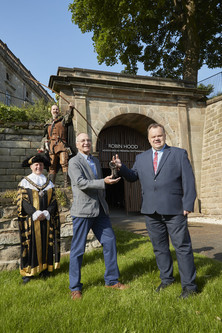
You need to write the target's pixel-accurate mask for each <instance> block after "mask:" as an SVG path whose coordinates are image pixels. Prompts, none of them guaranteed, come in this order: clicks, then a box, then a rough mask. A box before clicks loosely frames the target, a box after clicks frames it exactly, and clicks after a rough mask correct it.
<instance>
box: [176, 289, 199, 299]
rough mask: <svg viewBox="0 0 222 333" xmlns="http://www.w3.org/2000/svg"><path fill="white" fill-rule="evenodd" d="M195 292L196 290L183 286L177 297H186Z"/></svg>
mask: <svg viewBox="0 0 222 333" xmlns="http://www.w3.org/2000/svg"><path fill="white" fill-rule="evenodd" d="M196 293H197V291H195V290H192V289H188V288H187V287H184V288H183V290H182V293H181V294H180V297H179V298H183V299H185V298H188V297H189V296H193V295H196Z"/></svg>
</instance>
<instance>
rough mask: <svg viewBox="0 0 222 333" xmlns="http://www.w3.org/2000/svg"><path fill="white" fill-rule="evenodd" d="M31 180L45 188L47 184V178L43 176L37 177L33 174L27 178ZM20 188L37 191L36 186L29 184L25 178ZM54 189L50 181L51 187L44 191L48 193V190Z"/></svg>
mask: <svg viewBox="0 0 222 333" xmlns="http://www.w3.org/2000/svg"><path fill="white" fill-rule="evenodd" d="M27 178H29V179H30V180H32V181H33V182H34V183H35V184H36V185H38V186H43V185H44V184H45V183H46V182H47V178H46V177H45V176H44V175H43V174H41V175H36V174H34V173H31V174H30V175H28V176H27ZM20 186H22V187H24V188H30V189H31V190H37V188H36V187H35V186H33V185H32V184H30V183H29V181H28V180H27V179H25V178H23V179H22V181H21V183H20ZM52 187H54V185H53V183H52V182H51V181H50V182H49V185H48V186H47V187H46V188H45V189H44V191H47V190H48V189H50V188H52Z"/></svg>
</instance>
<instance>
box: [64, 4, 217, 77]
mask: <svg viewBox="0 0 222 333" xmlns="http://www.w3.org/2000/svg"><path fill="white" fill-rule="evenodd" d="M69 10H70V11H71V13H72V22H73V23H75V24H77V25H78V26H79V28H80V29H81V31H82V33H85V32H90V31H91V32H93V37H92V39H93V43H94V48H95V51H96V52H97V54H98V56H97V58H98V62H99V64H101V63H105V64H106V65H108V66H112V65H114V64H116V63H118V61H120V62H121V63H122V64H123V65H125V69H124V72H126V73H131V74H136V73H137V70H138V67H137V65H138V62H142V63H143V64H144V69H145V71H151V72H152V75H154V76H161V77H171V78H183V79H185V80H189V81H193V82H197V73H198V69H200V68H201V66H202V65H203V64H206V65H207V66H208V67H209V68H215V67H220V66H221V63H222V56H221V55H222V24H221V23H222V20H221V17H222V3H221V1H220V0H74V1H73V3H72V4H70V6H69Z"/></svg>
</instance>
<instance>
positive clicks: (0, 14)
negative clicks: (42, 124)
mask: <svg viewBox="0 0 222 333" xmlns="http://www.w3.org/2000/svg"><path fill="white" fill-rule="evenodd" d="M70 3H72V1H71V0H34V1H33V0H4V1H2V2H1V6H0V39H1V40H2V41H3V42H4V43H5V44H7V46H8V48H9V49H10V50H11V51H12V52H13V53H14V55H15V56H16V57H17V58H19V59H20V61H21V62H22V64H23V65H24V66H25V67H26V68H27V69H28V70H29V71H30V72H31V73H32V75H33V76H34V77H35V78H36V80H38V81H40V82H41V83H43V84H45V85H48V83H49V78H50V76H51V75H57V70H58V67H68V68H73V67H77V68H86V69H94V70H102V71H109V72H117V73H119V72H120V71H121V70H123V68H124V66H123V65H121V64H117V65H114V66H112V67H110V66H109V67H108V66H106V65H105V64H102V65H99V64H98V61H97V54H96V53H95V52H94V48H93V41H92V33H86V34H82V33H81V31H80V29H79V28H78V26H77V25H74V24H73V23H72V21H71V12H70V11H69V10H68V6H69V4H70ZM219 72H221V69H220V68H215V69H209V68H207V66H203V68H201V69H200V71H199V73H198V81H201V80H203V79H206V78H208V77H210V76H212V75H214V74H217V73H219ZM137 74H138V75H149V74H148V73H147V72H145V71H144V70H143V66H142V64H141V65H140V67H139V70H138V73H137ZM44 88H45V87H44ZM47 91H48V93H49V94H51V95H52V96H53V97H54V94H52V93H51V91H49V90H47Z"/></svg>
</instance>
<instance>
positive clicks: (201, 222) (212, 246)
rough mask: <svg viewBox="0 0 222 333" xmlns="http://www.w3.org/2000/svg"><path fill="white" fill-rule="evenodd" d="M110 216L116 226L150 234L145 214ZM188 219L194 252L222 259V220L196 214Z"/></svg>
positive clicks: (145, 234) (142, 233)
mask: <svg viewBox="0 0 222 333" xmlns="http://www.w3.org/2000/svg"><path fill="white" fill-rule="evenodd" d="M110 218H111V222H112V225H113V226H115V227H118V228H120V229H123V230H124V229H126V230H128V231H131V232H135V233H138V234H140V235H143V236H148V233H147V230H146V225H145V219H144V216H143V215H134V214H129V215H128V216H126V215H123V214H118V213H112V212H111V214H110ZM188 221H189V222H188V226H189V231H190V236H191V240H192V245H193V250H194V252H196V253H200V254H202V255H205V256H206V257H208V258H212V259H216V260H219V261H222V221H221V220H216V219H205V218H203V217H195V216H194V217H191V218H189V220H188Z"/></svg>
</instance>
